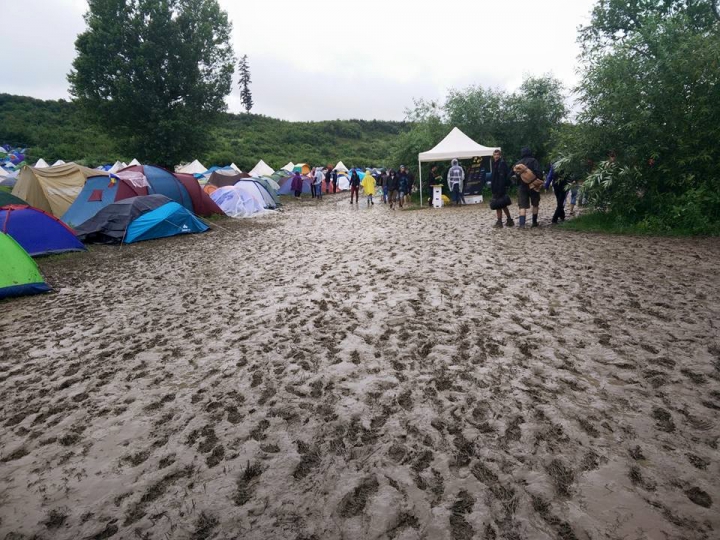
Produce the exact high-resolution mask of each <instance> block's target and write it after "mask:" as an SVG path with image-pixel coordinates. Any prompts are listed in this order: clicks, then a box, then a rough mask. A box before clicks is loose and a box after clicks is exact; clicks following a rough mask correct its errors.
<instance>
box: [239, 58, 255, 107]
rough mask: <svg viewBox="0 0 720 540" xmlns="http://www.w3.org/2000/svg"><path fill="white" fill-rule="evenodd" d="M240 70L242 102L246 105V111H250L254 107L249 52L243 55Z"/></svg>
mask: <svg viewBox="0 0 720 540" xmlns="http://www.w3.org/2000/svg"><path fill="white" fill-rule="evenodd" d="M238 71H239V72H240V82H239V83H238V84H239V86H240V102H241V103H242V104H243V107H245V112H248V113H249V112H250V110H251V109H252V108H253V98H252V92H251V91H250V83H251V82H252V81H251V80H250V64H249V63H248V57H247V54H246V55H243V57H242V58H241V59H240V64H239V65H238Z"/></svg>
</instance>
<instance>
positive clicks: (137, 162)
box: [128, 158, 140, 167]
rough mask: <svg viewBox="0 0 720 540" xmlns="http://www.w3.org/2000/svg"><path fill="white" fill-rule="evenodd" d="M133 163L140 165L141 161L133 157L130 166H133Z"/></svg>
mask: <svg viewBox="0 0 720 540" xmlns="http://www.w3.org/2000/svg"><path fill="white" fill-rule="evenodd" d="M133 165H140V162H139V161H138V160H137V159H135V158H133V160H132V161H131V162H130V164H129V165H128V167H132V166H133Z"/></svg>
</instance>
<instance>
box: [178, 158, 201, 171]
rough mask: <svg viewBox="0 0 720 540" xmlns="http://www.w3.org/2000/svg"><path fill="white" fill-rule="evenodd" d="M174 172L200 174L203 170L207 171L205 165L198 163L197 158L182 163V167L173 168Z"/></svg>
mask: <svg viewBox="0 0 720 540" xmlns="http://www.w3.org/2000/svg"><path fill="white" fill-rule="evenodd" d="M175 170H176V172H179V173H185V174H202V173H204V172H205V171H207V167H206V166H205V165H203V164H202V163H200V162H199V161H198V160H197V159H196V160H195V161H193V162H192V163H188V164H187V165H183V166H182V167H178V168H177V169H175Z"/></svg>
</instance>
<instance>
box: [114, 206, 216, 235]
mask: <svg viewBox="0 0 720 540" xmlns="http://www.w3.org/2000/svg"><path fill="white" fill-rule="evenodd" d="M208 229H209V227H208V226H207V225H205V224H204V223H203V222H202V221H200V220H199V219H198V218H197V217H195V214H193V213H192V212H191V211H190V210H188V209H187V208H184V207H182V206H180V205H179V204H178V203H176V202H175V201H171V202H168V203H166V204H163V205H162V206H161V207H159V208H156V209H155V210H151V211H150V212H147V213H145V214H143V215H141V216H139V217H137V218H135V219H134V220H133V221H132V222H131V223H130V225H129V226H128V228H127V232H126V234H125V243H126V244H130V243H132V242H141V241H143V240H153V239H155V238H165V237H168V236H176V235H178V234H189V233H201V232H205V231H207V230H208Z"/></svg>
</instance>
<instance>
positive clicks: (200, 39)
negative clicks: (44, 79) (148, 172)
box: [68, 0, 235, 166]
mask: <svg viewBox="0 0 720 540" xmlns="http://www.w3.org/2000/svg"><path fill="white" fill-rule="evenodd" d="M88 4H89V9H88V12H87V13H86V15H85V21H86V23H87V29H86V30H85V32H83V33H82V34H80V35H79V36H78V38H77V40H76V42H75V48H76V50H77V53H78V55H77V58H76V59H75V61H74V62H73V69H72V70H71V72H70V74H69V75H68V81H69V82H70V92H71V94H72V96H73V97H74V99H75V101H76V102H77V103H78V104H80V105H81V106H82V108H83V110H84V111H85V112H86V114H87V115H88V117H90V118H92V119H94V120H96V121H97V122H98V123H99V124H102V125H103V126H105V127H106V128H107V129H108V130H109V131H110V132H111V133H112V134H113V136H114V137H119V138H121V139H122V141H123V147H124V148H125V149H126V154H131V155H135V156H137V157H138V158H139V159H141V160H144V161H146V162H155V163H158V164H161V165H165V166H172V165H175V164H176V163H178V162H179V161H181V160H187V159H190V158H192V157H194V155H196V154H197V153H198V152H199V151H200V150H201V149H202V148H204V147H206V145H207V143H208V138H207V136H206V133H207V130H208V128H209V127H210V125H211V124H212V122H213V121H214V120H215V118H216V114H217V113H218V112H221V111H223V110H225V107H226V105H225V101H224V97H225V96H226V95H227V94H228V93H229V92H230V89H231V86H232V74H233V70H234V64H235V59H234V56H233V50H232V47H231V45H230V31H231V25H230V23H229V21H228V18H227V14H226V13H225V12H224V11H222V10H221V9H220V7H219V6H218V3H217V0H89V2H88Z"/></svg>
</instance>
